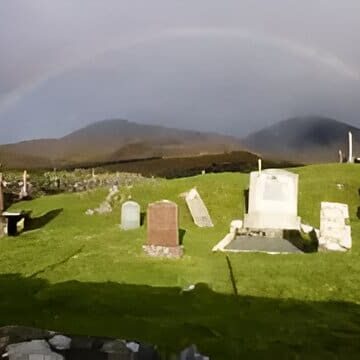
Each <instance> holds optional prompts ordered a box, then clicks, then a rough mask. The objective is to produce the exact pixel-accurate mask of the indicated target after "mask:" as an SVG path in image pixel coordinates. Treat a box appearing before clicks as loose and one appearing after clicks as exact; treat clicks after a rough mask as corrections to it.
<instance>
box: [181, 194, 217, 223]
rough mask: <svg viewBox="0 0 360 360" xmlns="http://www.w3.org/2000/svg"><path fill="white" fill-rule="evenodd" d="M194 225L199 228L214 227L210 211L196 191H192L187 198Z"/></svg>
mask: <svg viewBox="0 0 360 360" xmlns="http://www.w3.org/2000/svg"><path fill="white" fill-rule="evenodd" d="M185 201H186V204H187V206H188V208H189V210H190V213H191V216H192V217H193V219H194V223H195V224H196V225H197V226H199V227H213V226H214V225H213V223H212V220H211V218H210V215H209V212H208V209H207V208H206V206H205V204H204V202H203V200H202V198H201V196H200V194H199V193H198V192H197V190H196V189H191V190H190V191H189V193H188V194H187V195H186V197H185Z"/></svg>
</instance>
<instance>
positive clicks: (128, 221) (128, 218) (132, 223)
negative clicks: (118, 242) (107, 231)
mask: <svg viewBox="0 0 360 360" xmlns="http://www.w3.org/2000/svg"><path fill="white" fill-rule="evenodd" d="M139 227H140V205H139V204H138V203H137V202H135V201H126V202H124V203H123V204H122V206H121V228H122V229H123V230H131V229H138V228H139Z"/></svg>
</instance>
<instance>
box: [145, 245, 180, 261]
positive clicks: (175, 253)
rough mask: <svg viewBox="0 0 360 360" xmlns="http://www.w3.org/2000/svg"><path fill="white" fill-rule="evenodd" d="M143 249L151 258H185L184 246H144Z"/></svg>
mask: <svg viewBox="0 0 360 360" xmlns="http://www.w3.org/2000/svg"><path fill="white" fill-rule="evenodd" d="M143 249H144V251H145V253H146V254H147V255H149V256H154V257H165V258H175V259H176V258H180V257H181V256H183V253H184V251H183V248H182V246H157V245H144V246H143Z"/></svg>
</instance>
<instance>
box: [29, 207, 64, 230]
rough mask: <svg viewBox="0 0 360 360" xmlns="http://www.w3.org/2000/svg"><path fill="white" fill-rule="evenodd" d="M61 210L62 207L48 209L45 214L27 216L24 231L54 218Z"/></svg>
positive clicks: (38, 226)
mask: <svg viewBox="0 0 360 360" xmlns="http://www.w3.org/2000/svg"><path fill="white" fill-rule="evenodd" d="M62 212H63V209H55V210H51V211H48V212H47V213H46V214H44V215H42V216H39V217H36V218H32V217H28V218H27V219H26V222H25V227H24V231H30V230H36V229H40V228H42V227H44V226H45V225H46V224H48V223H49V222H51V221H52V220H54V219H55V218H56V217H57V216H58V215H60V214H61V213H62Z"/></svg>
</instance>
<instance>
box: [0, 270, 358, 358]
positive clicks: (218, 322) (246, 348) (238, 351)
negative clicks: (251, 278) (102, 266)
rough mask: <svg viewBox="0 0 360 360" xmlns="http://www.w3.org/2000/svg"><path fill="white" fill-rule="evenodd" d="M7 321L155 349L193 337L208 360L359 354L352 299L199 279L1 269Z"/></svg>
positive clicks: (0, 302) (0, 318)
mask: <svg viewBox="0 0 360 360" xmlns="http://www.w3.org/2000/svg"><path fill="white" fill-rule="evenodd" d="M244 276H246V274H244ZM254 287H256V284H254ZM9 324H18V325H26V326H33V327H38V328H44V329H51V330H57V331H61V332H63V333H65V334H66V333H68V334H78V335H96V336H110V337H119V338H122V339H129V340H138V341H143V342H148V343H151V344H154V345H155V344H156V345H158V347H159V349H160V351H161V352H162V354H170V353H174V352H177V351H179V350H180V349H183V348H185V347H186V346H188V345H190V344H193V343H195V344H197V345H198V347H199V349H200V351H201V352H202V353H204V354H206V355H208V356H210V358H211V359H212V360H216V359H221V360H223V359H247V358H272V359H295V358H297V359H306V358H311V359H322V358H334V359H335V358H336V359H353V358H354V359H355V358H356V357H357V356H358V355H359V353H360V305H359V304H355V303H350V302H336V301H323V302H315V301H299V300H294V299H285V298H284V299H272V298H261V297H254V296H241V295H239V296H237V297H235V296H233V294H222V293H218V292H215V291H213V290H211V289H210V288H209V287H208V286H207V285H206V284H197V285H196V287H195V289H194V290H193V291H191V292H182V291H181V288H178V287H151V286H146V285H132V284H120V283H115V282H105V283H95V282H94V283H88V282H79V281H67V282H63V283H55V284H50V283H49V282H47V281H46V280H44V279H41V278H36V277H33V278H25V277H23V276H21V275H19V274H4V275H1V276H0V326H3V325H9ZM269 355H270V356H269ZM163 358H164V359H166V358H169V356H163Z"/></svg>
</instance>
